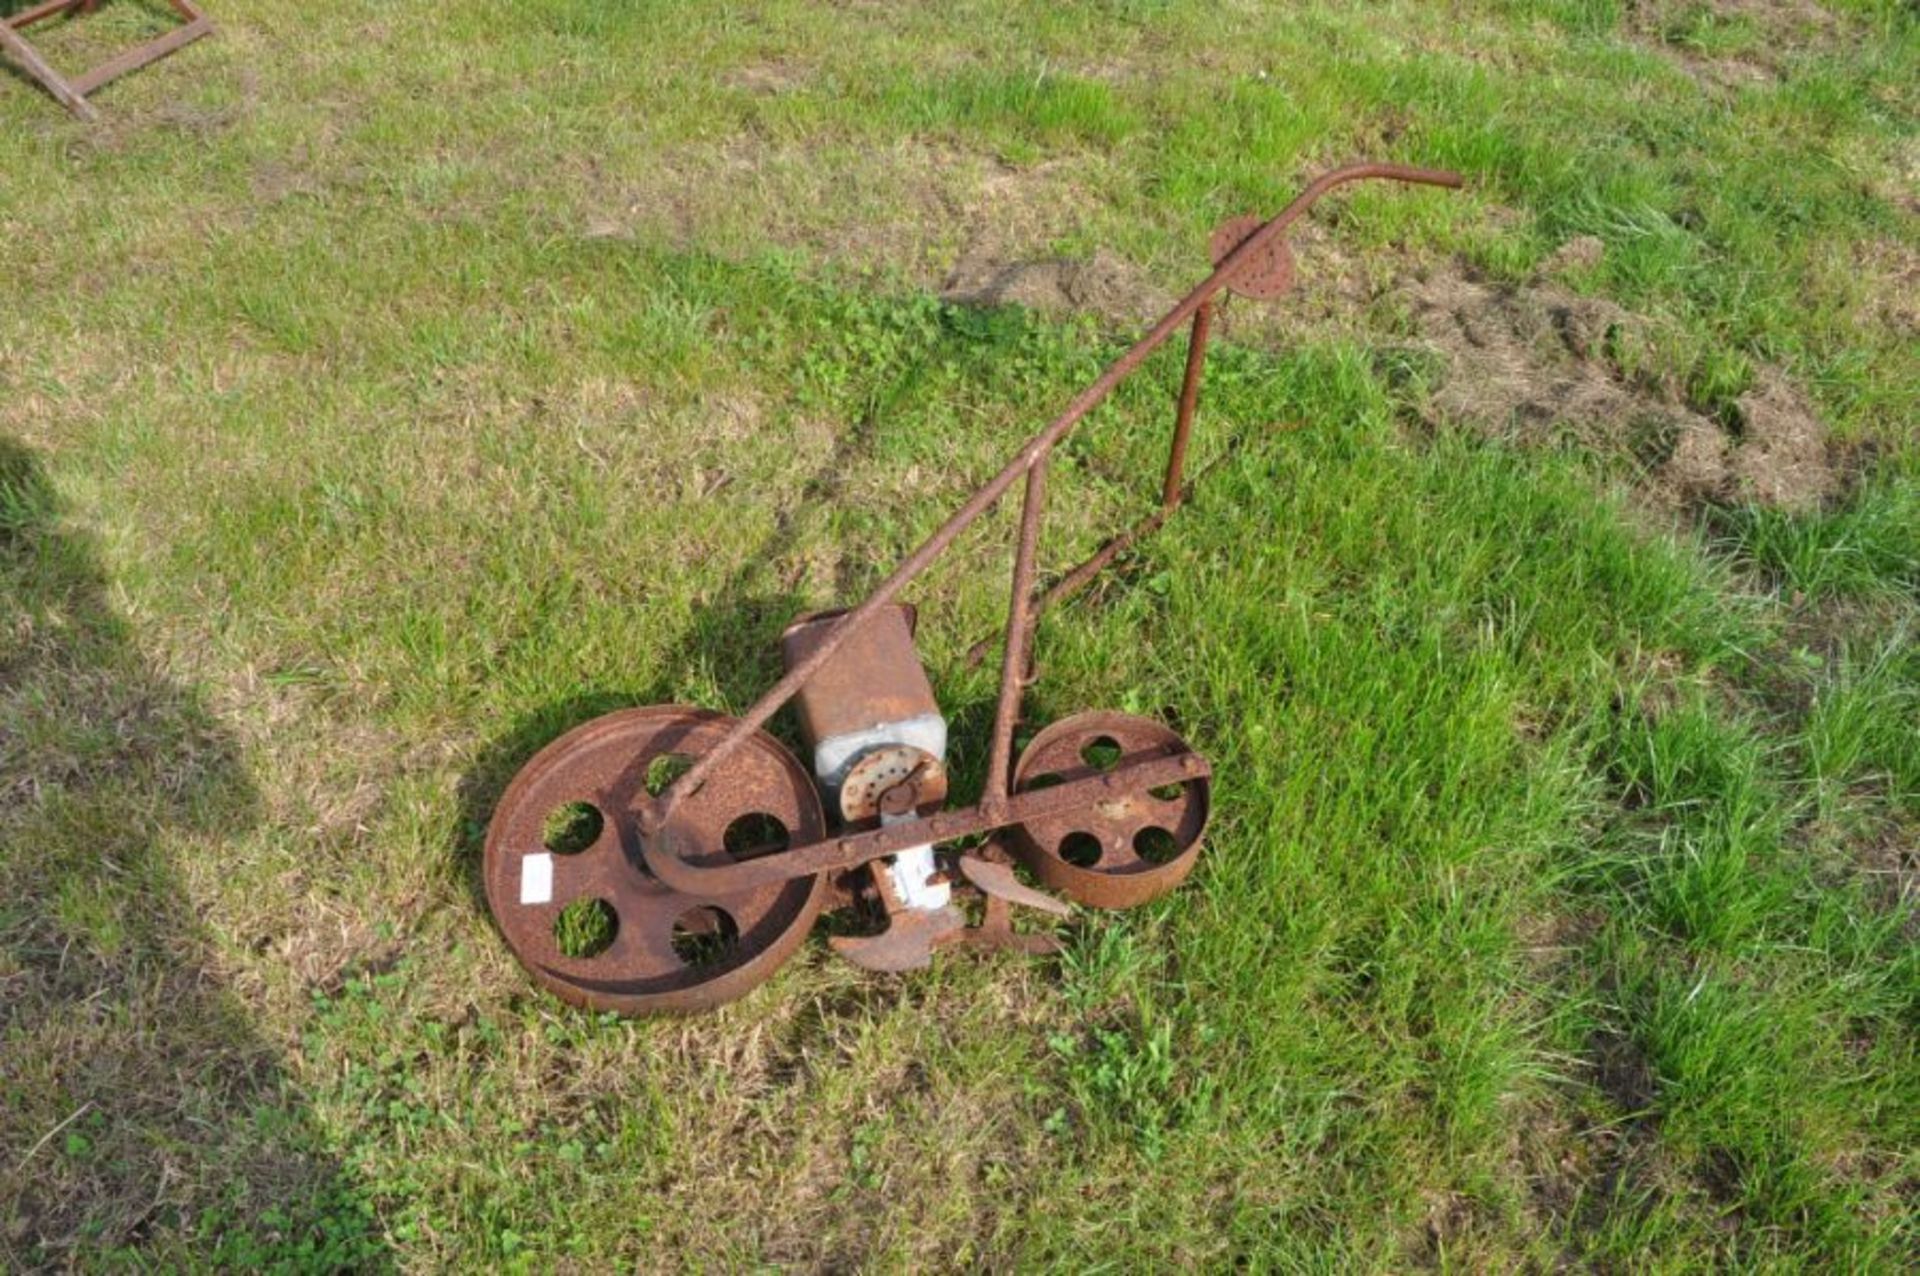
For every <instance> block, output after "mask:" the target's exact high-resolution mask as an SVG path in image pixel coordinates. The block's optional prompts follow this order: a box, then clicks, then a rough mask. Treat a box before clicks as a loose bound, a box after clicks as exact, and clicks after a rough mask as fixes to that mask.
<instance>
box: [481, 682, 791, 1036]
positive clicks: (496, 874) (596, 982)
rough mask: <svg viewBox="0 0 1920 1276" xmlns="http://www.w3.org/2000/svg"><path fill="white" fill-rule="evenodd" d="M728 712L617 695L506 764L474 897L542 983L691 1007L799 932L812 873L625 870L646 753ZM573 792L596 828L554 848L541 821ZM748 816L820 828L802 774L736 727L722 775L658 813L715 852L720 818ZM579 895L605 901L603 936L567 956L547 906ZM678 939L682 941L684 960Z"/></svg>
mask: <svg viewBox="0 0 1920 1276" xmlns="http://www.w3.org/2000/svg"><path fill="white" fill-rule="evenodd" d="M732 722H733V720H732V719H731V718H728V717H726V716H724V715H722V714H718V713H711V712H708V711H706V710H704V709H692V708H685V707H681V706H677V705H656V706H651V707H648V708H643V709H627V710H623V711H621V712H619V713H613V714H608V715H606V716H605V717H601V718H596V719H594V720H593V721H591V722H588V723H586V724H585V725H583V726H580V727H577V728H575V729H574V730H573V731H570V732H568V733H567V734H566V735H563V736H561V737H560V738H559V739H558V740H555V741H554V742H553V743H552V744H550V745H548V746H547V747H546V748H544V749H542V750H541V751H540V752H539V754H537V755H536V756H535V757H534V759H533V760H532V761H531V762H529V763H528V764H527V765H526V766H525V767H524V768H523V769H522V770H521V771H520V773H519V774H518V775H517V776H515V777H514V780H513V783H512V784H511V785H509V786H508V788H507V791H506V793H505V795H504V796H502V797H501V799H500V804H499V806H498V807H497V808H496V809H495V812H494V816H493V822H492V825H491V826H490V827H489V829H488V832H487V843H486V851H485V856H484V865H483V874H484V878H485V881H486V890H487V903H488V905H489V906H490V908H491V909H492V912H493V915H494V918H495V919H496V920H497V921H498V923H499V925H500V931H501V934H503V935H504V936H505V937H506V940H507V944H508V946H509V947H511V948H512V949H513V952H514V955H515V956H517V957H518V958H519V959H520V960H521V961H522V962H523V963H524V964H525V965H526V967H527V969H528V970H530V971H532V972H533V976H534V978H535V979H536V980H538V981H539V982H540V983H541V984H542V985H543V986H545V987H546V988H548V989H549V990H551V991H552V992H554V993H555V994H557V995H558V996H560V997H561V998H563V999H565V1000H567V1001H570V1002H572V1003H574V1004H575V1005H579V1006H587V1007H591V1008H593V1009H596V1010H617V1011H621V1012H624V1013H630V1014H632V1013H646V1012H655V1011H684V1010H697V1009H703V1008H705V1007H708V1006H715V1005H719V1004H720V1003H721V1002H725V1001H730V1000H732V999H733V998H734V997H737V996H739V995H740V994H741V993H743V992H745V991H747V989H749V988H751V987H753V986H754V985H755V984H757V983H759V982H760V981H761V980H762V979H764V978H766V976H767V975H769V974H771V973H773V971H774V969H775V968H777V967H778V966H779V965H780V963H781V962H782V961H784V960H786V958H787V956H788V954H790V953H791V952H792V951H793V950H794V948H795V947H797V946H798V945H799V944H800V943H801V941H803V940H804V939H805V938H806V936H807V931H808V930H809V929H810V927H811V926H812V923H813V918H814V915H815V914H816V913H817V912H818V911H819V908H820V903H821V898H822V883H821V881H820V880H819V879H818V878H812V877H801V878H797V879H785V878H783V879H781V880H779V881H776V882H773V883H771V884H765V885H759V886H753V887H749V888H747V889H744V890H727V891H712V892H705V891H703V892H696V893H692V894H689V893H685V892H679V891H675V890H673V889H671V888H670V887H668V886H666V885H665V884H663V883H661V882H659V881H657V880H656V879H654V878H652V877H650V876H648V875H647V874H646V873H645V872H644V871H643V870H642V869H641V858H640V831H639V827H638V825H637V823H636V821H635V819H634V812H635V811H636V809H638V808H639V807H640V806H641V805H642V804H643V803H645V802H646V801H647V800H648V795H647V774H648V771H649V768H650V767H651V766H652V764H653V762H654V760H655V759H658V758H665V757H672V756H675V755H679V756H687V755H690V754H694V753H698V752H700V751H701V750H703V749H705V748H709V747H711V746H712V744H713V743H715V742H716V741H718V740H719V739H720V737H721V736H722V735H723V734H724V733H725V732H726V730H727V729H728V728H729V727H730V726H731V725H732ZM573 803H587V804H589V805H590V806H591V807H592V808H593V809H594V810H595V811H597V812H598V814H599V817H600V825H599V831H598V835H597V836H595V837H594V838H593V840H592V841H591V843H590V844H588V845H587V846H585V847H584V848H583V849H580V850H578V851H574V852H571V853H563V852H560V851H556V850H555V849H553V848H552V847H550V846H549V844H548V827H549V823H550V822H551V821H552V820H553V817H554V816H555V814H556V813H559V812H562V811H564V810H565V809H566V808H568V807H569V806H570V805H571V804H573ZM755 815H764V816H771V817H773V818H774V819H776V820H778V821H779V823H780V824H781V825H782V826H784V828H785V829H786V831H787V835H788V836H789V837H790V838H791V839H792V840H794V841H796V842H802V843H804V842H811V841H815V840H817V839H818V838H819V837H821V836H822V835H823V834H824V833H825V832H826V827H827V825H826V819H825V817H824V816H823V814H822V812H821V810H820V801H819V798H818V796H817V795H816V794H815V792H814V788H813V783H812V780H811V779H810V777H808V775H807V774H806V772H805V771H803V770H802V769H801V768H800V765H799V764H798V763H797V762H795V761H794V759H793V757H792V755H790V754H789V753H788V752H787V751H786V750H785V749H784V748H782V747H781V746H780V744H779V743H778V742H777V741H775V740H774V739H773V738H772V737H770V736H766V735H756V736H752V737H750V738H749V741H748V745H747V747H746V748H744V749H741V750H740V751H739V752H738V753H737V755H736V757H735V761H734V764H733V765H732V766H730V767H729V768H728V769H727V772H726V774H725V775H724V776H716V777H715V778H714V780H713V782H712V783H710V784H707V785H704V786H702V787H701V789H700V791H699V792H698V793H695V794H691V795H689V796H688V798H687V799H686V800H685V801H683V802H681V803H680V804H679V805H678V806H677V807H676V809H675V812H674V817H673V819H674V823H673V827H674V829H675V831H676V833H678V834H679V835H680V836H679V838H678V844H679V845H680V846H682V847H683V848H685V850H686V852H687V854H688V855H689V856H690V861H691V862H696V863H702V864H713V863H723V862H724V863H731V862H733V855H732V854H730V853H729V852H728V851H727V849H726V843H727V830H728V829H729V828H730V827H733V826H734V825H735V824H736V822H738V821H740V820H741V819H742V817H751V816H755ZM746 853H747V854H751V853H752V851H751V850H749V851H747V852H746ZM594 900H598V901H601V902H602V903H604V904H605V905H606V906H607V907H608V908H609V909H610V910H611V912H612V919H613V923H614V933H613V937H612V943H611V945H610V946H609V947H608V948H607V949H606V950H605V951H603V952H600V953H597V954H595V955H593V956H573V957H570V956H567V955H566V954H565V953H563V952H562V951H561V949H560V945H559V941H558V939H557V938H556V935H555V927H556V923H557V922H558V921H559V918H560V914H561V912H562V911H563V910H564V909H565V908H566V907H567V906H568V905H570V904H576V903H578V902H581V901H589V902H590V901H594ZM676 927H678V928H679V929H680V930H681V931H682V932H683V933H682V934H681V935H680V936H676ZM703 927H705V928H706V931H705V932H704V933H705V934H706V937H707V938H709V939H711V938H713V937H714V936H713V933H712V932H713V931H714V930H715V929H716V928H719V929H723V930H725V931H728V932H731V934H730V936H722V937H723V938H725V939H726V942H724V943H720V944H711V943H709V944H702V943H699V942H698V941H699V940H700V939H701V937H702V935H703V931H702V928H703ZM676 939H680V940H681V941H682V942H680V943H679V944H678V945H677V946H676ZM689 949H690V950H693V951H694V952H695V953H696V954H698V956H697V957H696V958H694V959H690V958H689V956H688V955H687V952H685V951H683V950H689Z"/></svg>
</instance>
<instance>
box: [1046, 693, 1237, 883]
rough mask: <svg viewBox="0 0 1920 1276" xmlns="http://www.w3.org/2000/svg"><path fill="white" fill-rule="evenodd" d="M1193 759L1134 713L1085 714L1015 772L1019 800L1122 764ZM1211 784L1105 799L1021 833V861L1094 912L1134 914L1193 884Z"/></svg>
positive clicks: (1174, 738)
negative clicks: (1136, 909) (1127, 911)
mask: <svg viewBox="0 0 1920 1276" xmlns="http://www.w3.org/2000/svg"><path fill="white" fill-rule="evenodd" d="M1189 752H1191V750H1190V749H1188V748H1187V743H1186V741H1184V740H1182V739H1181V738H1180V737H1179V735H1178V734H1176V733H1175V732H1174V731H1173V730H1172V729H1170V728H1168V727H1166V726H1164V725H1162V724H1160V723H1158V722H1155V721H1153V720H1152V719H1151V718H1140V717H1135V716H1134V715H1132V714H1129V713H1106V712H1096V713H1080V714H1075V715H1074V716H1073V717H1071V718H1064V719H1062V720H1061V721H1059V722H1056V723H1054V724H1053V725H1052V726H1050V727H1048V728H1046V729H1045V730H1044V731H1042V732H1041V733H1040V734H1039V735H1037V736H1035V737H1034V738H1033V743H1032V744H1029V745H1028V746H1027V748H1026V750H1025V752H1023V753H1022V754H1021V755H1020V762H1019V765H1018V766H1016V767H1015V768H1014V772H1013V787H1014V791H1015V792H1025V791H1028V790H1031V789H1037V788H1044V787H1047V786H1049V785H1053V784H1060V783H1064V782H1066V781H1070V780H1082V779H1086V778H1087V777H1089V776H1093V775H1098V774H1099V773H1100V772H1102V771H1109V770H1112V769H1113V768H1114V767H1116V766H1118V765H1120V763H1122V762H1136V761H1145V760H1147V759H1150V758H1161V757H1168V756H1172V755H1179V754H1183V753H1189ZM1208 792H1209V790H1208V782H1207V780H1205V779H1194V780H1188V781H1186V782H1184V783H1182V784H1177V785H1170V786H1165V787H1162V788H1155V789H1149V790H1146V791H1143V792H1139V793H1124V794H1121V795H1119V796H1117V797H1112V798H1103V799H1101V800H1100V801H1097V802H1093V803H1090V804H1089V805H1088V806H1086V807H1084V808H1082V809H1081V810H1078V811H1073V812H1069V813H1067V814H1063V815H1056V816H1049V817H1047V818H1046V819H1041V820H1034V821H1031V822H1029V823H1026V824H1019V825H1015V826H1014V827H1013V829H1012V830H1011V832H1012V836H1011V837H1010V838H1009V839H1008V842H1009V844H1010V846H1011V849H1012V850H1013V852H1014V854H1015V855H1016V856H1018V857H1019V859H1020V861H1021V863H1023V864H1025V865H1026V866H1027V867H1028V868H1029V869H1031V870H1032V871H1033V873H1034V874H1035V875H1036V876H1037V877H1039V879H1040V880H1041V881H1042V882H1044V883H1046V885H1048V886H1050V887H1052V888H1053V889H1055V890H1057V891H1060V892H1061V893H1063V894H1065V895H1066V896H1067V897H1068V898H1070V899H1073V900H1074V901H1076V902H1078V903H1081V904H1086V905H1088V906H1090V907H1093V908H1131V907H1133V906H1134V905H1136V904H1144V903H1146V902H1147V901H1148V900H1150V899H1154V898H1157V897H1158V896H1160V895H1164V894H1166V893H1167V892H1168V891H1170V890H1172V889H1173V888H1174V887H1176V886H1178V885H1179V884H1180V883H1181V882H1182V881H1184V880H1185V879H1186V876H1187V874H1188V873H1191V872H1192V871H1193V865H1194V862H1195V861H1196V860H1197V859H1198V858H1199V856H1200V837H1201V834H1202V833H1203V832H1205V830H1206V826H1207V810H1208Z"/></svg>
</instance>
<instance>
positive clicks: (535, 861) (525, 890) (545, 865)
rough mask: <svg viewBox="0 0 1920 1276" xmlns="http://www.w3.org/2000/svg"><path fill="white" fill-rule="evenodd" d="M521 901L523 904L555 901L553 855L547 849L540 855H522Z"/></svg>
mask: <svg viewBox="0 0 1920 1276" xmlns="http://www.w3.org/2000/svg"><path fill="white" fill-rule="evenodd" d="M520 902H521V903H522V904H551V903H552V902H553V856H551V855H549V854H547V853H546V852H545V851H542V852H541V853H540V854H538V855H523V856H521V857H520Z"/></svg>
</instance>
